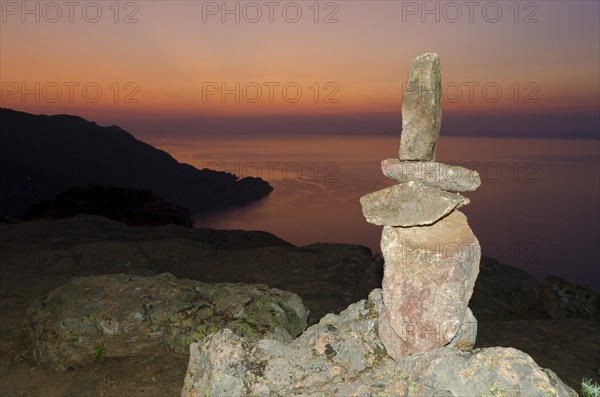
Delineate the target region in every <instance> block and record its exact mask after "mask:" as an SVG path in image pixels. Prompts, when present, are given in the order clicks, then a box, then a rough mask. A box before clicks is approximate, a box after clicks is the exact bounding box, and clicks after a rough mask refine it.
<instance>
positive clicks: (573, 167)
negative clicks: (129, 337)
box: [150, 136, 600, 290]
mask: <svg viewBox="0 0 600 397" xmlns="http://www.w3.org/2000/svg"><path fill="white" fill-rule="evenodd" d="M150 143H151V144H153V145H155V146H157V147H159V148H161V149H162V150H165V151H167V152H169V153H170V154H172V155H173V156H174V157H175V158H177V159H178V160H179V161H181V162H185V163H189V164H192V165H194V166H196V167H197V168H211V169H215V170H221V171H229V172H234V173H236V174H237V175H239V176H260V177H262V178H263V179H265V180H267V181H269V183H271V185H272V186H273V187H274V189H275V190H274V191H273V193H271V194H270V195H269V196H268V197H267V198H265V199H263V200H261V201H260V202H257V203H253V204H251V205H249V206H247V207H245V208H240V209H235V210H230V211H225V212H222V213H219V214H215V215H211V216H205V217H196V218H195V219H196V226H199V227H213V228H220V229H244V230H265V231H269V232H271V233H274V234H276V235H278V236H279V237H281V238H283V239H285V240H287V241H290V242H292V243H293V244H296V245H305V244H310V243H314V242H343V243H353V244H362V245H366V246H368V247H370V248H371V249H372V250H373V251H374V252H375V251H379V238H380V235H381V227H378V226H374V225H370V224H368V223H367V222H366V221H365V220H364V218H363V216H362V213H361V207H360V204H359V198H360V197H361V196H362V195H364V194H366V193H369V192H373V191H375V190H379V189H382V188H384V187H387V186H390V185H391V184H393V183H394V182H393V181H391V180H389V179H387V178H386V177H384V176H383V175H382V174H381V170H380V161H381V160H382V159H385V158H393V157H396V156H397V151H398V146H399V137H389V136H387V137H383V136H374V137H365V136H362V137H356V136H354V137H352V136H351V137H346V136H308V137H307V136H282V137H273V136H264V137H257V136H252V137H249V138H243V137H239V136H238V137H226V138H220V139H215V138H193V139H192V138H177V142H176V143H175V142H174V140H165V139H164V138H163V140H160V141H158V140H150ZM598 149H599V141H597V140H594V141H590V140H558V139H518V138H472V137H442V138H441V139H440V142H439V143H438V153H437V159H438V161H441V162H446V163H452V164H459V165H462V166H465V167H468V168H471V169H475V170H477V171H479V173H480V174H481V178H482V186H481V187H480V188H479V189H478V190H477V191H475V192H471V193H465V195H466V196H468V197H469V198H470V199H471V204H470V205H468V206H467V207H463V208H462V209H461V211H463V212H464V213H466V215H467V216H468V219H469V224H470V225H471V228H472V229H473V230H474V232H475V234H476V235H477V237H478V239H479V241H480V243H481V246H482V251H483V254H484V255H487V256H492V257H496V258H497V259H498V260H500V261H501V262H503V263H505V264H510V265H514V266H516V267H520V268H522V269H525V270H526V271H528V272H530V273H531V274H533V275H534V276H536V277H538V278H543V277H544V276H547V275H556V276H560V277H563V278H565V279H567V280H569V281H571V282H576V283H580V284H588V285H591V286H592V287H593V288H594V289H596V290H600V270H599V269H600V266H599V265H600V255H599V241H600V229H599V228H600V226H599V225H600V219H599V203H600V186H599V180H600V175H599V170H600V159H599V150H598Z"/></svg>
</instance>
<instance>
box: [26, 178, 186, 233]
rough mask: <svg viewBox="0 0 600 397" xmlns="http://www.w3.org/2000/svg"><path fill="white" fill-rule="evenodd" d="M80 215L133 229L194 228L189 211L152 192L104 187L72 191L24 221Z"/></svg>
mask: <svg viewBox="0 0 600 397" xmlns="http://www.w3.org/2000/svg"><path fill="white" fill-rule="evenodd" d="M80 214H88V215H99V216H103V217H105V218H108V219H112V220H115V221H118V222H123V223H125V224H127V225H129V226H162V225H169V224H173V225H179V226H184V227H192V226H193V225H194V221H193V220H192V218H190V214H189V212H188V210H187V209H186V208H183V207H180V206H178V205H175V204H174V203H169V202H167V201H166V200H164V199H162V198H161V197H160V196H159V195H157V194H156V193H154V192H153V191H151V190H147V189H128V188H119V187H116V186H103V185H93V186H81V187H74V188H72V189H69V190H67V191H66V192H63V193H61V194H59V195H58V196H56V198H54V199H50V200H44V201H42V202H41V203H38V204H35V205H33V206H32V207H30V208H29V209H28V210H27V213H26V214H25V215H24V218H26V219H34V218H52V219H61V218H70V217H72V216H75V215H80Z"/></svg>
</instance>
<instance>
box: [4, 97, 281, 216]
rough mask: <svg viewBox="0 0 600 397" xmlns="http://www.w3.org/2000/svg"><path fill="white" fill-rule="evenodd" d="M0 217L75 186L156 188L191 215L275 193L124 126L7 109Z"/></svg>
mask: <svg viewBox="0 0 600 397" xmlns="http://www.w3.org/2000/svg"><path fill="white" fill-rule="evenodd" d="M0 125H1V126H2V128H1V129H0V213H4V214H6V215H9V216H13V217H17V216H21V215H23V214H24V213H25V211H26V210H27V209H28V208H29V207H30V206H31V205H33V204H36V203H39V202H41V201H43V200H46V199H50V198H53V197H54V196H56V195H58V194H59V193H62V192H64V191H65V190H67V189H70V188H72V187H74V186H85V185H92V184H103V185H112V186H119V187H127V188H143V189H150V190H152V191H154V192H156V193H157V194H158V195H160V196H161V197H162V198H164V199H166V200H169V201H173V202H174V203H176V204H177V205H179V206H183V207H186V208H188V209H189V210H190V212H191V213H192V214H198V213H205V212H209V211H214V210H219V209H224V208H229V207H234V206H242V205H245V204H247V203H249V202H252V201H255V200H258V199H260V198H262V197H264V196H266V195H267V194H269V193H270V192H271V191H272V190H273V188H272V187H271V186H270V185H269V184H268V183H267V182H266V181H264V180H262V179H260V178H253V177H247V178H243V179H239V178H238V177H237V176H236V175H234V174H231V173H226V172H218V171H213V170H208V169H203V170H198V169H196V168H194V167H193V166H191V165H189V164H182V163H179V162H178V161H177V160H175V159H174V158H173V157H171V156H170V155H169V154H168V153H166V152H164V151H161V150H158V149H156V148H154V147H153V146H151V145H149V144H146V143H144V142H141V141H139V140H137V139H136V138H134V137H133V136H132V135H131V134H130V133H128V132H127V131H125V130H123V129H121V128H120V127H117V126H111V127H101V126H99V125H97V124H96V123H94V122H90V121H87V120H84V119H83V118H81V117H78V116H70V115H56V116H46V115H33V114H29V113H25V112H19V111H15V110H11V109H6V108H0Z"/></svg>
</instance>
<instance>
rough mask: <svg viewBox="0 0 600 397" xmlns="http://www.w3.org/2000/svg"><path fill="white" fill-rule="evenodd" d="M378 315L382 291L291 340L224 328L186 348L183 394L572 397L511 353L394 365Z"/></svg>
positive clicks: (445, 354) (431, 355) (436, 354)
mask: <svg viewBox="0 0 600 397" xmlns="http://www.w3.org/2000/svg"><path fill="white" fill-rule="evenodd" d="M382 311H383V305H382V298H381V290H374V291H373V292H372V293H371V294H370V296H369V300H368V301H360V302H357V303H355V304H352V305H350V306H349V307H348V308H347V309H346V310H345V311H343V312H342V313H341V314H340V315H339V316H336V315H327V316H326V317H324V318H323V319H321V321H320V322H319V324H317V325H314V326H312V327H310V328H308V329H307V330H306V332H305V333H304V334H302V335H301V336H300V337H299V338H297V339H296V340H295V341H294V342H292V343H282V342H279V341H274V340H266V339H263V340H260V341H252V340H247V339H245V338H242V337H239V336H237V335H235V334H234V333H232V332H231V331H229V330H227V329H225V330H221V331H219V332H217V333H215V334H212V335H210V336H208V337H207V338H205V339H203V340H202V341H201V342H199V343H193V344H192V345H191V346H190V361H189V364H188V372H187V374H186V378H185V382H184V387H183V390H182V392H181V396H182V397H205V396H267V395H269V396H321V395H326V396H339V397H342V396H343V397H347V396H378V395H380V396H400V395H411V396H449V397H450V396H461V397H462V396H467V395H468V396H474V395H488V396H500V395H502V396H505V395H506V396H509V395H510V396H527V397H529V396H540V397H541V396H544V397H546V396H576V395H577V394H576V393H575V392H574V391H573V390H572V389H570V388H569V387H568V386H566V385H564V384H563V383H562V382H561V381H560V379H558V377H557V376H556V375H555V374H554V373H553V372H552V371H549V370H544V369H541V368H540V367H538V366H537V364H536V363H535V362H534V361H533V360H532V359H531V358H530V357H529V356H528V355H527V354H525V353H522V352H520V351H518V350H515V349H510V348H492V349H478V350H475V351H473V352H472V353H465V352H461V351H460V350H457V349H455V348H453V347H445V348H441V349H435V350H433V351H429V352H424V353H419V354H415V355H413V356H410V357H406V358H404V359H402V360H399V361H398V362H394V361H393V360H391V359H390V358H389V357H388V356H387V355H386V354H385V349H384V348H383V346H382V345H381V343H380V342H379V341H378V339H377V318H378V317H379V316H380V315H381V313H382Z"/></svg>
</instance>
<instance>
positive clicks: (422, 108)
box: [399, 53, 442, 161]
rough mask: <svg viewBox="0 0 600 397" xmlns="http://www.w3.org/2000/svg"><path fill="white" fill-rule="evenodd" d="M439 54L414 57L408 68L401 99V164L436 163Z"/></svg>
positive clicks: (440, 81)
mask: <svg viewBox="0 0 600 397" xmlns="http://www.w3.org/2000/svg"><path fill="white" fill-rule="evenodd" d="M440 68H441V67H440V58H439V56H438V54H433V53H427V54H423V55H421V56H418V57H416V58H415V59H413V60H412V61H411V63H410V64H409V66H408V81H407V84H406V87H405V90H404V97H403V99H402V135H401V138H400V152H399V157H400V160H420V161H431V160H435V147H436V145H437V140H438V137H439V136H440V128H441V125H442V109H441V106H440V102H441V98H442V75H441V69H440Z"/></svg>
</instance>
